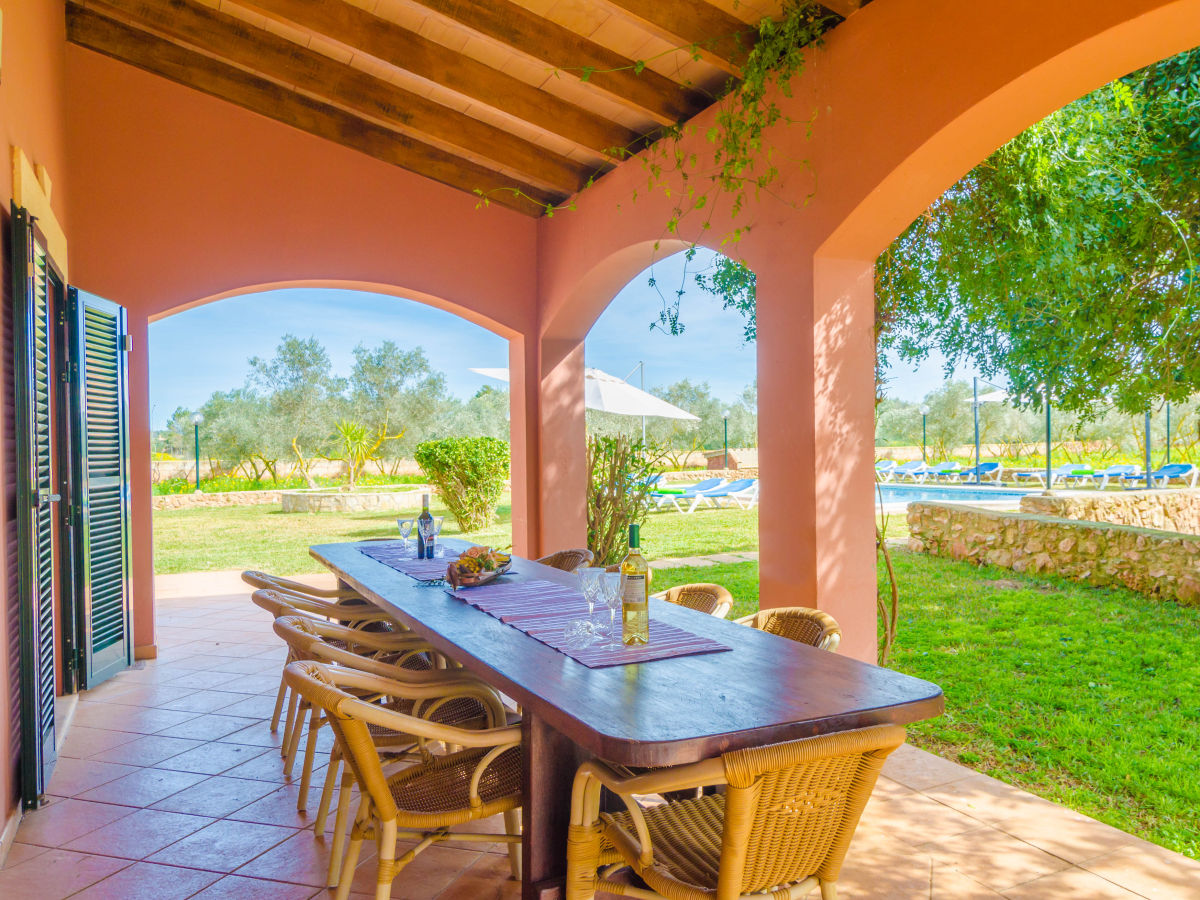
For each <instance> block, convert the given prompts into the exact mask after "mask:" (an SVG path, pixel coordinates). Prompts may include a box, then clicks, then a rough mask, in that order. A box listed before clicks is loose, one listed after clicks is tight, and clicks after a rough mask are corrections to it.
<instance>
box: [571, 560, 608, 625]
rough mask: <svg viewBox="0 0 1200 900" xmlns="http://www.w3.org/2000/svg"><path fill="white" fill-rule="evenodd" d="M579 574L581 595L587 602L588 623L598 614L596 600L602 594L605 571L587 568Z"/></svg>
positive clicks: (592, 567) (597, 568)
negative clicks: (601, 577)
mask: <svg viewBox="0 0 1200 900" xmlns="http://www.w3.org/2000/svg"><path fill="white" fill-rule="evenodd" d="M577 574H578V575H579V587H580V593H582V594H583V599H584V600H586V601H587V608H588V621H589V622H590V621H591V620H592V618H593V617H594V615H595V612H596V599H597V596H598V595H599V592H600V576H601V575H603V574H604V570H603V569H601V568H599V567H595V566H585V567H584V568H582V569H580V570H579V572H578V573H577Z"/></svg>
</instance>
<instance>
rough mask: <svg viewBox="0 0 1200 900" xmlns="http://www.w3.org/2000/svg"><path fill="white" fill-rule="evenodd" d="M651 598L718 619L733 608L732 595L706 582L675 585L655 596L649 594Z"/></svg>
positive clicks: (716, 585) (717, 585) (719, 586)
mask: <svg viewBox="0 0 1200 900" xmlns="http://www.w3.org/2000/svg"><path fill="white" fill-rule="evenodd" d="M651 596H652V597H657V598H658V599H660V600H666V601H667V602H668V603H674V604H676V605H677V606H686V607H687V608H688V609H694V610H698V611H699V612H702V613H708V614H709V615H710V616H716V617H717V618H718V619H723V618H725V616H726V615H728V613H729V610H730V609H732V608H733V594H731V593H729V591H727V590H726V589H725V588H723V587H721V585H719V584H708V583H706V582H697V583H696V584H681V585H677V586H676V587H673V588H667V589H666V590H665V591H659V592H658V593H657V594H651Z"/></svg>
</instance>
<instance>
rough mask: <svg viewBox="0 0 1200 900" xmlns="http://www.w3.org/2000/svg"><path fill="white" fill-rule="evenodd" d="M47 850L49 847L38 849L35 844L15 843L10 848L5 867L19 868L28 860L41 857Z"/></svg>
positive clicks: (5, 859)
mask: <svg viewBox="0 0 1200 900" xmlns="http://www.w3.org/2000/svg"><path fill="white" fill-rule="evenodd" d="M47 849H48V848H47V847H38V846H36V845H34V844H22V843H20V842H19V841H14V842H13V844H12V846H10V847H9V848H8V856H6V857H5V858H4V866H5V867H7V868H12V867H13V866H19V865H20V864H21V863H23V862H25V860H27V859H33V858H34V857H35V856H41V855H42V854H43V853H45V852H46V850H47Z"/></svg>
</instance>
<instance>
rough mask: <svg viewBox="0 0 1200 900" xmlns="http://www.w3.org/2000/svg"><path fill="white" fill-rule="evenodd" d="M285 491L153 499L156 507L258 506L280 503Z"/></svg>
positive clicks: (219, 493)
mask: <svg viewBox="0 0 1200 900" xmlns="http://www.w3.org/2000/svg"><path fill="white" fill-rule="evenodd" d="M282 494H283V491H214V492H213V493H211V494H207V493H191V494H158V495H156V496H154V497H153V498H152V499H151V506H152V507H153V508H154V509H195V508H197V507H209V506H258V505H259V504H264V503H278V502H279V498H280V497H281V496H282Z"/></svg>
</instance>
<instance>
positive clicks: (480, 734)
mask: <svg viewBox="0 0 1200 900" xmlns="http://www.w3.org/2000/svg"><path fill="white" fill-rule="evenodd" d="M285 676H286V678H287V680H288V685H289V686H290V687H291V688H292V689H293V690H295V691H298V692H299V693H300V694H301V695H303V696H304V697H305V699H306V700H308V701H309V702H310V703H312V704H313V705H314V706H318V707H320V708H321V709H322V710H324V713H325V716H326V718H327V719H328V721H329V724H330V726H331V727H332V728H333V731H334V734H335V735H336V738H337V741H338V743H339V744H340V746H341V752H342V755H343V757H344V758H345V760H346V766H347V768H348V769H349V770H350V772H351V774H352V777H353V780H354V782H355V783H356V784H357V785H358V788H359V791H360V794H361V802H360V805H359V809H358V814H357V815H356V817H355V821H354V827H353V830H352V832H351V835H350V845H349V847H348V849H347V851H346V858H345V860H344V861H343V862H342V864H341V866H340V877H339V879H338V890H337V900H347V898H348V897H349V895H350V885H351V882H352V881H353V880H354V869H355V867H356V866H357V864H358V857H359V854H360V852H361V850H362V842H363V840H364V839H371V840H374V841H375V843H376V846H377V848H378V859H379V863H378V870H377V875H376V884H375V897H376V900H386V898H388V897H390V896H391V889H392V881H393V880H395V878H396V876H397V875H398V874H399V873H400V871H401V870H403V868H404V867H405V866H407V865H408V864H409V863H410V862H412V861H413V859H414V858H415V857H416V856H417V854H419V853H421V852H422V851H423V850H425V849H426V848H428V847H430V846H432V845H433V844H435V843H438V842H440V841H448V840H452V841H476V842H487V843H507V844H508V845H509V864H510V865H511V867H512V871H513V875H514V877H520V841H521V834H520V818H519V815H520V814H519V809H520V806H521V798H522V790H521V763H522V760H521V729H520V728H519V727H515V726H505V727H499V728H485V729H478V730H472V729H467V728H456V727H454V726H452V725H442V724H439V723H436V722H431V721H429V720H428V719H424V718H420V717H417V716H412V715H406V714H404V713H402V712H398V711H396V710H394V709H388V708H387V707H386V706H383V705H381V704H380V703H379V702H375V703H372V702H368V701H365V700H361V699H359V698H358V697H355V696H354V695H353V694H352V693H350V691H355V692H360V693H361V692H367V693H373V694H377V695H379V696H380V698H381V699H382V700H383V701H384V702H387V701H388V700H392V701H394V700H402V699H414V698H413V696H412V694H413V692H412V689H411V688H410V687H409V686H408V685H405V684H401V683H399V682H396V681H393V680H390V679H386V678H380V677H378V676H375V675H369V674H367V673H364V672H356V671H353V670H350V669H344V668H339V667H334V666H325V665H322V664H321V663H314V662H294V663H292V664H291V665H289V666H288V667H287V671H286V673H285ZM372 725H374V726H377V727H379V728H383V729H387V730H389V731H393V732H400V733H403V734H410V735H413V736H415V737H416V738H418V740H419V742H420V745H421V748H422V750H423V751H425V753H424V754H423V755H424V758H423V759H422V761H421V762H419V763H416V764H415V765H412V766H409V767H407V768H405V769H401V770H400V771H399V772H395V773H393V774H390V775H389V774H385V773H384V770H383V765H382V763H381V761H380V757H379V752H378V750H377V748H376V745H375V741H374V739H373V737H372V734H371V726H372ZM439 742H440V743H441V744H443V745H449V746H453V747H460V748H462V749H459V750H455V751H453V752H448V753H445V754H442V755H437V754H435V753H433V752H432V748H433V747H435V746H436V745H437V744H438V743H439ZM499 814H503V816H504V833H503V834H486V833H480V832H475V831H457V830H454V829H455V827H456V826H459V825H465V824H467V823H469V822H475V821H479V820H482V819H489V818H491V817H492V816H495V815H499ZM397 841H416V842H417V843H416V845H415V846H413V847H411V848H409V849H408V850H407V851H406V852H405V853H404V855H403V856H401V857H400V858H399V859H397V858H396V843H397ZM334 852H336V851H334Z"/></svg>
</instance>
